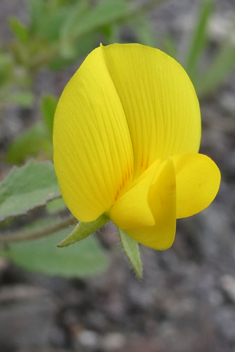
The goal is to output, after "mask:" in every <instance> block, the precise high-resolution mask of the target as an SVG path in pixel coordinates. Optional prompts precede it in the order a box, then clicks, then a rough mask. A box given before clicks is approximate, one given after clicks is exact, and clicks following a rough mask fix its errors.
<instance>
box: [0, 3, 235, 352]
mask: <svg viewBox="0 0 235 352" xmlns="http://www.w3.org/2000/svg"><path fill="white" fill-rule="evenodd" d="M197 3H198V1H195V2H193V4H192V2H191V1H190V0H182V1H181V0H180V1H169V3H166V4H164V5H163V6H162V7H161V8H160V9H159V10H158V11H156V12H155V13H151V14H150V17H151V20H152V21H155V22H156V23H155V22H154V25H155V26H156V29H158V30H161V31H163V30H164V26H170V27H171V28H174V25H173V22H174V21H175V20H176V19H177V18H178V17H179V16H181V15H182V13H184V12H185V13H186V12H188V11H195V6H196V4H197ZM217 3H218V6H217V13H218V15H220V16H221V17H223V16H224V13H225V12H226V11H228V10H229V11H230V10H234V11H235V3H234V1H232V0H231V1H217ZM24 5H25V1H23V0H21V1H20V0H14V1H13V0H11V1H7V0H1V2H0V28H1V31H0V40H2V41H3V40H4V41H6V40H9V38H10V34H9V31H8V30H7V27H6V18H7V17H8V16H9V15H10V14H12V13H14V14H16V13H17V15H19V16H21V18H23V19H27V16H26V15H25V11H24ZM158 33H159V32H158ZM68 72H69V70H68V71H64V72H62V73H60V74H59V75H58V76H56V77H55V76H53V75H52V74H48V73H47V72H42V73H41V74H40V75H39V76H38V78H37V81H36V83H35V87H34V88H35V91H37V92H38V94H39V96H40V94H42V92H45V91H46V92H51V93H54V94H57V95H59V93H60V90H61V89H62V87H63V86H64V84H65V82H66V80H67V79H68ZM58 82H60V84H59V85H58V84H57V83H58ZM234 94H235V74H232V75H231V76H230V77H229V78H228V79H227V81H226V82H224V84H223V85H222V86H221V87H220V88H219V89H218V90H217V91H216V92H215V93H214V95H213V96H211V97H210V98H208V99H206V100H204V101H202V102H201V109H202V122H203V133H202V145H201V152H202V153H205V154H207V155H209V156H210V157H212V158H213V159H214V160H215V162H216V163H217V164H218V165H219V167H220V169H221V173H222V184H221V188H220V191H219V194H218V196H217V198H216V200H215V201H214V202H213V204H212V205H211V206H210V207H209V208H208V209H206V210H205V211H204V212H202V213H200V214H198V215H196V216H194V217H192V218H187V219H182V220H180V221H178V228H177V235H176V240H175V243H174V245H173V246H172V248H171V249H169V250H167V251H164V252H159V251H153V250H150V249H148V248H146V247H141V255H142V259H143V264H144V277H143V279H142V281H138V280H137V279H136V277H135V275H134V273H133V272H132V270H131V269H130V265H129V263H128V262H127V260H126V258H125V257H124V254H123V253H122V251H121V247H120V244H119V243H118V235H117V232H116V229H115V228H114V227H113V226H112V225H110V224H109V225H107V226H106V227H105V228H104V229H103V231H102V232H101V234H100V235H98V236H99V237H100V239H101V243H103V244H105V250H106V252H107V255H108V257H109V259H110V266H109V269H108V271H107V272H105V273H104V274H102V275H99V276H98V277H94V278H91V279H86V280H78V279H70V280H67V279H62V278H59V277H53V278H48V277H45V276H43V275H39V274H32V273H27V272H24V271H23V270H20V269H19V268H17V267H15V266H14V265H12V264H9V263H7V262H6V261H5V260H3V259H1V260H0V351H1V352H13V351H14V352H25V351H27V352H35V351H36V352H39V351H40V352H48V351H50V352H51V351H56V352H59V351H61V352H62V351H64V352H65V351H66V352H69V351H77V352H143V351H146V352H235V235H234V228H235V220H234V210H235V100H234ZM37 118H38V116H37V114H36V113H35V111H32V112H30V114H29V117H28V119H29V120H30V119H32V120H36V119H37ZM30 121H31V120H30ZM0 126H1V127H0V146H1V147H2V148H6V147H7V145H8V144H9V142H10V141H11V140H12V139H13V138H14V136H15V135H17V134H18V133H20V131H22V130H23V129H24V128H25V120H24V118H22V112H19V111H18V110H17V109H16V108H14V107H9V109H7V110H6V111H5V112H4V114H3V116H2V117H1V120H0Z"/></svg>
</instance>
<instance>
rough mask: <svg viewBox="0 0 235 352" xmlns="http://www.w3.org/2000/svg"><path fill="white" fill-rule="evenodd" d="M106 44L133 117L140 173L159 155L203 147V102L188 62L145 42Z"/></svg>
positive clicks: (106, 55)
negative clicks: (196, 88)
mask: <svg viewBox="0 0 235 352" xmlns="http://www.w3.org/2000/svg"><path fill="white" fill-rule="evenodd" d="M102 50H103V55H104V58H105V62H106V65H107V68H108V70H109V73H110V76H111V78H112V80H113V83H114V85H115V88H116V90H117V94H118V96H119V98H120V100H121V103H122V106H123V109H124V112H125V116H126V118H127V121H128V127H129V130H130V135H131V140H132V144H133V150H134V158H135V172H136V177H138V176H139V174H141V172H142V171H143V170H145V169H147V168H148V166H149V165H151V164H152V163H153V162H154V161H155V160H157V159H159V158H160V159H162V160H164V159H166V158H167V157H168V156H169V155H175V154H179V153H184V152H198V149H199V143H200V138H201V120H200V110H199V104H198V99H197V97H196V94H195V91H194V87H193V85H192V83H191V81H190V79H189V77H188V75H187V74H186V72H185V71H184V69H183V68H182V66H181V65H180V64H179V63H177V62H176V61H175V60H174V59H172V58H171V57H170V56H168V55H166V54H165V53H163V52H162V51H160V50H157V49H154V48H150V47H147V46H143V45H140V44H125V45H120V44H113V45H110V46H107V47H102Z"/></svg>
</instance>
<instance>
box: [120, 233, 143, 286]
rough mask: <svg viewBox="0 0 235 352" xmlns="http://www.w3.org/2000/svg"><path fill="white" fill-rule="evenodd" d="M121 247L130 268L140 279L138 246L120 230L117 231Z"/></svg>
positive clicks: (140, 269) (140, 266)
mask: <svg viewBox="0 0 235 352" xmlns="http://www.w3.org/2000/svg"><path fill="white" fill-rule="evenodd" d="M118 232H119V236H120V239H121V243H122V247H123V249H124V251H125V253H126V256H127V258H128V259H129V261H130V263H131V266H132V268H133V270H134V272H135V273H136V275H137V277H138V279H141V278H142V262H141V258H140V252H139V244H138V242H137V241H136V240H134V239H133V238H131V237H130V236H128V235H127V234H126V233H125V232H124V231H123V230H122V229H118Z"/></svg>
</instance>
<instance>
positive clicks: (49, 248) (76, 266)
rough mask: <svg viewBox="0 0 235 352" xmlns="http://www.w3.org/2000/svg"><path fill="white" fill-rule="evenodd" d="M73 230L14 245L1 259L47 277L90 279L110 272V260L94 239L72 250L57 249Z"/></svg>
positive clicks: (70, 248) (2, 251)
mask: <svg viewBox="0 0 235 352" xmlns="http://www.w3.org/2000/svg"><path fill="white" fill-rule="evenodd" d="M34 225H35V224H34ZM38 225H39V223H37V228H38V227H39V226H38ZM70 230H71V229H68V228H67V229H63V230H60V231H58V232H56V233H55V234H53V235H50V236H48V237H44V238H40V239H37V240H31V241H25V242H19V243H15V244H11V245H9V247H8V249H6V250H3V249H1V250H0V256H3V257H5V258H7V259H9V260H11V261H12V262H14V263H15V264H16V265H18V266H19V267H21V268H23V269H25V270H28V271H35V272H39V273H43V274H45V275H59V276H64V277H87V276H91V275H97V274H100V273H102V272H103V271H104V270H105V269H106V268H107V259H106V256H105V255H104V252H103V251H102V250H101V248H100V246H99V245H98V243H97V241H96V239H95V238H94V237H89V238H87V239H86V240H85V241H82V242H81V243H79V245H74V246H71V247H69V248H63V249H60V248H57V247H56V244H57V243H58V241H60V240H61V239H62V238H63V237H64V236H66V234H67V233H68V231H70Z"/></svg>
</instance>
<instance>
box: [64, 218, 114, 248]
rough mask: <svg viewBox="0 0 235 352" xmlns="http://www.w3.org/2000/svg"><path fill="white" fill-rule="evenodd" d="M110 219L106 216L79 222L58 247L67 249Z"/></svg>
mask: <svg viewBox="0 0 235 352" xmlns="http://www.w3.org/2000/svg"><path fill="white" fill-rule="evenodd" d="M109 220H110V219H109V218H108V217H107V216H106V215H104V214H103V215H101V216H100V217H99V218H98V219H96V220H94V221H91V222H79V224H78V225H77V226H76V227H75V228H74V230H73V231H72V233H70V234H69V235H68V236H67V237H66V238H65V239H64V240H63V241H61V242H60V243H59V244H58V247H67V246H69V245H70V244H73V243H75V242H78V241H81V240H83V239H84V238H86V237H88V236H89V235H91V234H92V233H94V232H95V231H97V230H99V229H100V228H101V227H102V226H104V225H105V224H106V223H107V222H108V221H109Z"/></svg>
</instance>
